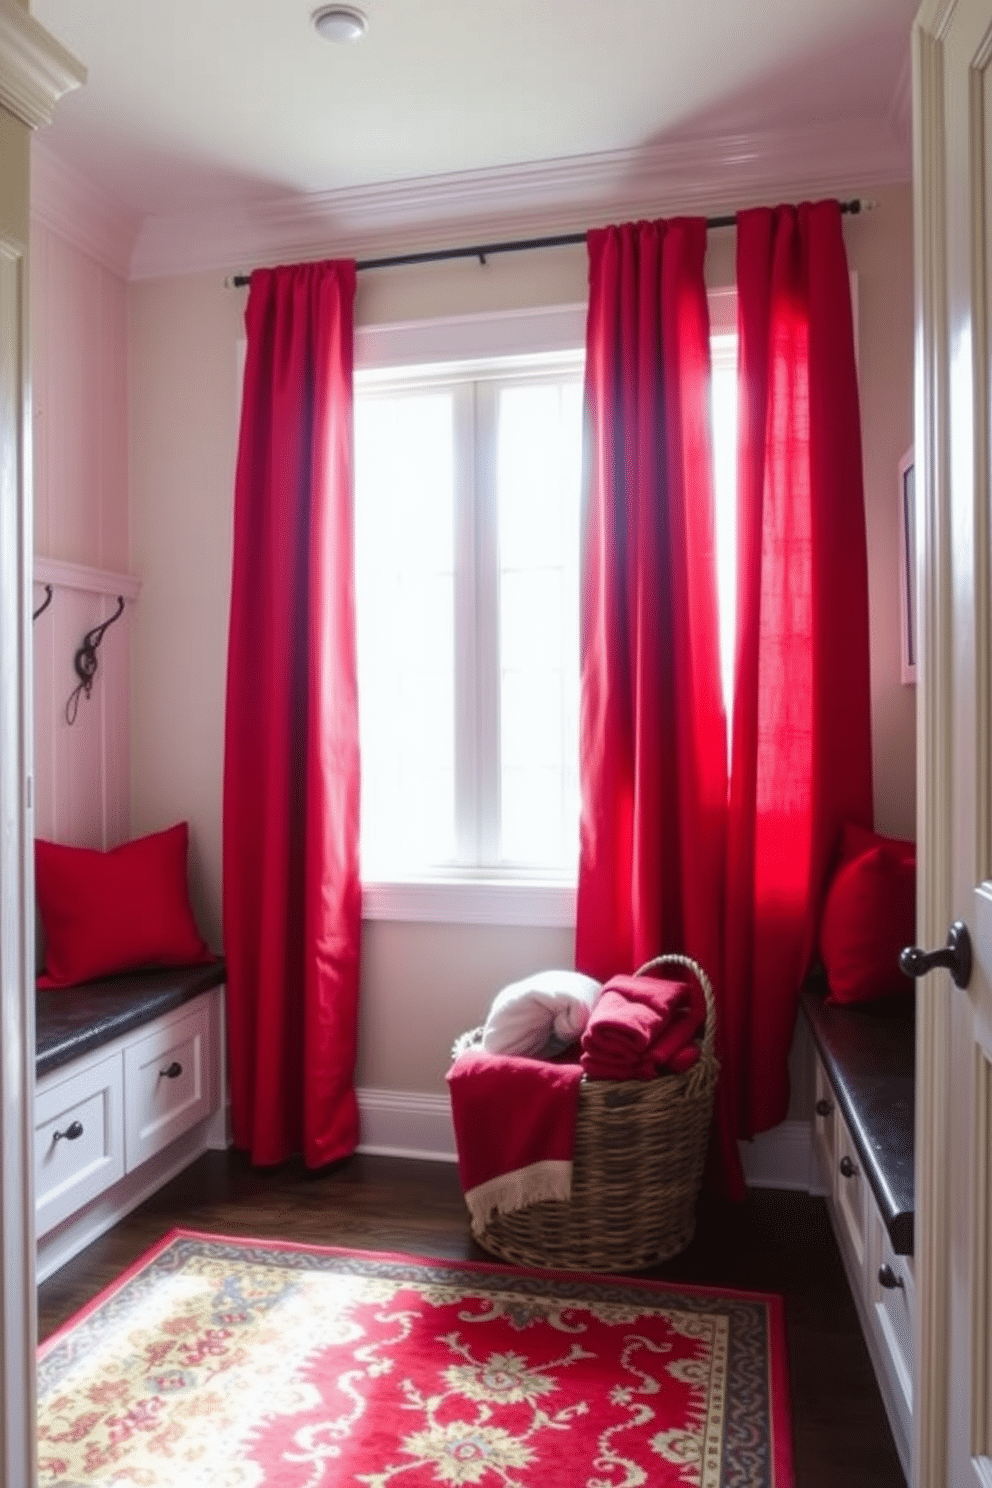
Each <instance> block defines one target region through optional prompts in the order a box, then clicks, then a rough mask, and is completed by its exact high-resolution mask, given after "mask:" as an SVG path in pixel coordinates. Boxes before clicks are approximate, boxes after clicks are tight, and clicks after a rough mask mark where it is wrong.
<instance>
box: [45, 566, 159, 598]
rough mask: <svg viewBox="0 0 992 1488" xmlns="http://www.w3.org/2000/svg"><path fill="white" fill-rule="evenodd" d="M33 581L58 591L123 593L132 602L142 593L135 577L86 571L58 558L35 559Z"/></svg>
mask: <svg viewBox="0 0 992 1488" xmlns="http://www.w3.org/2000/svg"><path fill="white" fill-rule="evenodd" d="M34 582H35V583H36V584H51V585H52V587H53V588H55V589H79V590H82V591H83V593H85V594H110V595H114V596H116V595H118V594H120V595H122V596H123V598H124V599H130V600H135V599H137V598H138V595H139V594H140V593H141V580H140V579H138V578H135V577H134V575H133V574H120V573H111V572H110V570H109V569H103V568H86V567H85V566H84V565H83V564H80V563H63V562H62V560H61V559H59V558H37V557H36V558H35V560H34Z"/></svg>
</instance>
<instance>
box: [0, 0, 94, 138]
mask: <svg viewBox="0 0 992 1488" xmlns="http://www.w3.org/2000/svg"><path fill="white" fill-rule="evenodd" d="M85 81H86V68H85V67H83V66H81V64H80V63H79V62H77V61H76V59H75V57H74V56H73V55H72V53H71V52H67V51H66V49H65V47H63V46H60V45H59V43H58V42H57V41H56V40H55V38H54V37H53V36H50V35H49V34H48V32H47V31H46V30H45V28H44V26H42V25H40V24H39V23H38V22H37V21H36V20H35V19H34V18H33V17H32V16H31V15H29V14H28V12H27V11H26V10H24V9H23V8H22V7H21V6H20V5H17V4H14V3H13V0H0V106H2V107H3V108H5V109H6V110H7V112H8V113H10V114H13V115H14V117H15V118H17V119H20V120H21V122H22V123H23V124H27V125H28V127H29V128H30V129H36V128H37V127H38V125H39V124H50V123H51V122H52V112H53V110H54V108H55V105H56V104H57V103H58V101H59V99H60V98H61V97H62V96H63V94H65V93H69V92H71V90H72V89H73V88H78V87H79V86H80V84H82V83H85Z"/></svg>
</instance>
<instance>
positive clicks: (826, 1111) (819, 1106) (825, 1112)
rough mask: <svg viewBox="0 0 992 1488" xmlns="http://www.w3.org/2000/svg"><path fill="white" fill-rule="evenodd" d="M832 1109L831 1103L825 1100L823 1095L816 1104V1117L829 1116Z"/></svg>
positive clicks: (832, 1104)
mask: <svg viewBox="0 0 992 1488" xmlns="http://www.w3.org/2000/svg"><path fill="white" fill-rule="evenodd" d="M833 1108H834V1103H833V1101H832V1100H827V1098H826V1096H825V1095H824V1096H821V1097H820V1099H819V1100H818V1101H817V1103H816V1114H817V1116H829V1115H830V1113H831V1112H832V1111H833Z"/></svg>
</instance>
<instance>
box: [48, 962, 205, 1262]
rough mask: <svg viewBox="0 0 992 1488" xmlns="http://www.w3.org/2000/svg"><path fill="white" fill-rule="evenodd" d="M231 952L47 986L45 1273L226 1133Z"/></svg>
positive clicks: (79, 1248)
mask: <svg viewBox="0 0 992 1488" xmlns="http://www.w3.org/2000/svg"><path fill="white" fill-rule="evenodd" d="M224 979H225V966H224V962H223V961H220V960H218V961H214V962H211V963H210V964H208V965H205V966H193V967H181V968H176V969H171V970H163V971H149V972H140V973H131V974H129V975H126V976H119V977H113V978H110V979H108V980H107V981H102V982H89V983H87V984H86V985H84V986H80V987H69V988H64V989H60V990H51V991H48V990H46V991H41V992H39V993H38V994H37V1002H36V1013H35V1029H36V1074H37V1080H36V1086H35V1142H34V1153H35V1165H34V1176H35V1229H36V1233H37V1236H38V1277H39V1280H42V1279H44V1277H46V1276H48V1275H50V1274H51V1273H52V1272H53V1271H54V1270H56V1269H57V1268H58V1267H59V1266H61V1265H63V1264H64V1263H65V1261H67V1260H68V1259H69V1258H70V1257H71V1256H73V1255H75V1254H76V1252H77V1251H79V1250H81V1249H82V1247H83V1246H84V1245H87V1244H89V1242H90V1241H91V1240H93V1239H95V1238H96V1237H97V1236H98V1235H100V1234H102V1233H103V1231H104V1230H106V1229H108V1228H109V1227H110V1226H111V1225H112V1224H114V1223H116V1221H117V1220H118V1219H120V1218H121V1216H122V1215H124V1214H126V1213H127V1212H128V1210H129V1209H132V1208H133V1207H134V1206H135V1205H136V1204H138V1203H140V1202H141V1201H142V1200H143V1199H145V1198H147V1197H148V1196H149V1195H150V1194H151V1193H153V1192H154V1191H155V1190H156V1189H157V1188H159V1187H161V1185H162V1184H163V1183H164V1182H166V1181H167V1179H169V1178H171V1177H172V1176H174V1174H176V1173H177V1172H179V1171H180V1170H181V1169H182V1168H184V1167H186V1166H187V1165H188V1164H189V1163H190V1162H192V1161H193V1160H194V1159H195V1158H196V1157H198V1156H199V1155H200V1153H201V1152H203V1151H205V1150H206V1148H207V1147H211V1146H223V1145H225V1142H226V1131H225V1113H224V1101H223V1090H224V1070H223V1044H224V1039H223V1016H222V996H223V984H224Z"/></svg>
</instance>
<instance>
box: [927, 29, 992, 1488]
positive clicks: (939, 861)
mask: <svg viewBox="0 0 992 1488" xmlns="http://www.w3.org/2000/svg"><path fill="white" fill-rule="evenodd" d="M956 8H957V0H923V4H922V5H921V6H920V10H919V12H918V14H917V16H916V19H915V21H914V24H913V29H912V64H913V185H914V191H913V203H914V206H913V210H914V220H913V239H914V263H915V300H916V304H915V327H916V335H915V391H914V400H915V408H914V421H915V433H914V446H915V451H916V492H917V499H916V582H917V597H918V601H919V603H918V608H917V614H918V618H919V658H918V670H917V690H916V729H917V760H918V767H917V812H916V818H917V837H918V841H917V863H918V877H917V900H916V940H917V944H919V945H924V946H939V945H942V944H943V943H944V941H945V939H946V936H947V927H948V925H949V924H950V923H951V921H952V919H953V918H954V914H953V903H952V880H953V874H952V866H953V850H954V849H953V812H952V794H951V787H952V778H953V777H952V758H953V706H954V704H953V667H952V635H953V611H952V602H953V593H952V582H951V580H952V570H951V546H950V520H951V501H950V386H951V367H950V358H949V348H948V307H947V293H946V285H947V271H948V245H947V229H946V200H947V197H946V188H947V180H946V169H945V155H944V122H945V108H944V38H945V36H946V34H947V31H948V28H949V26H950V22H951V18H952V16H953V14H954V11H955V9H956ZM978 804H979V806H980V808H982V809H987V805H988V803H987V802H985V803H978ZM950 1054H951V997H950V977H949V974H948V973H947V972H945V971H940V972H937V973H931V974H930V975H929V976H927V977H925V978H923V979H922V980H921V981H920V982H919V983H918V987H917V999H916V1172H915V1218H914V1251H915V1258H916V1296H917V1309H918V1311H917V1326H916V1337H915V1341H914V1353H915V1357H914V1388H913V1443H912V1449H911V1458H912V1479H911V1481H912V1485H913V1488H947V1472H948V1461H949V1458H948V1449H949V1441H948V1430H949V1415H950V1410H949V1400H948V1382H949V1378H950V1365H951V1354H950V1349H951V1337H950V1294H949V1280H950V1275H949V1262H948V1257H949V1254H950V1212H951V1186H950V1172H951V1168H950V1162H949V1153H950V1136H951V1109H952V1095H953V1090H952V1084H951V1059H950Z"/></svg>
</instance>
